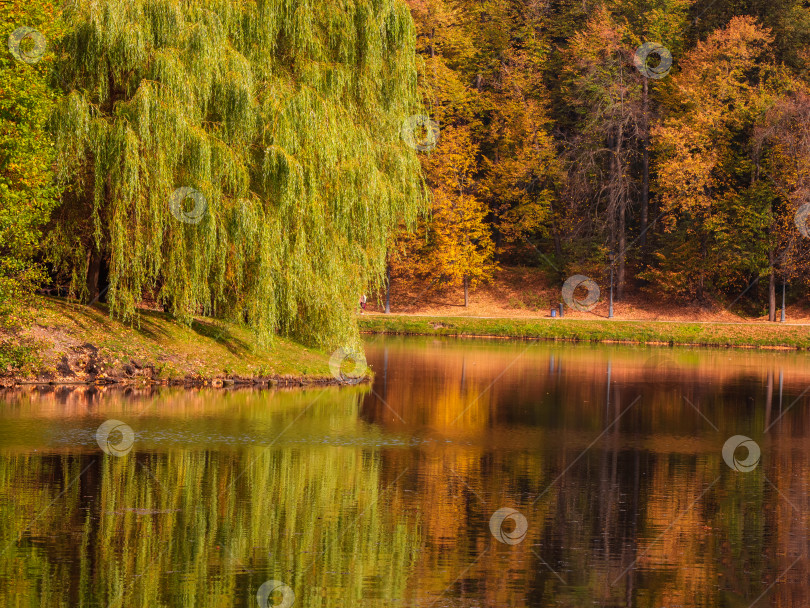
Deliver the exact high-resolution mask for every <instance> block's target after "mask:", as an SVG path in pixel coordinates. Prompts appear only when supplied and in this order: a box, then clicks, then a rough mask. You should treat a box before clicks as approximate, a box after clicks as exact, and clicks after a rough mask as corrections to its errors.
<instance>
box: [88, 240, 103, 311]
mask: <svg viewBox="0 0 810 608" xmlns="http://www.w3.org/2000/svg"><path fill="white" fill-rule="evenodd" d="M100 276H101V252H100V251H99V250H98V249H96V248H95V247H92V248H91V250H90V252H89V253H88V254H87V301H88V302H89V303H92V302H93V300H95V299H96V298H97V297H98V294H99V277H100Z"/></svg>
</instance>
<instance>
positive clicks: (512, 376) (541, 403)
mask: <svg viewBox="0 0 810 608" xmlns="http://www.w3.org/2000/svg"><path fill="white" fill-rule="evenodd" d="M386 344H387V345H388V348H387V362H386V365H384V366H383V365H381V362H382V361H383V360H384V358H386V353H385V350H386V347H385V345H386ZM473 344H475V343H473ZM476 346H477V344H476ZM526 346H529V345H520V348H514V349H513V348H511V347H508V348H505V349H501V348H500V347H499V348H497V349H494V348H486V347H485V348H480V349H477V348H468V347H467V346H466V344H465V345H462V346H460V347H458V352H456V353H448V350H451V351H452V348H453V347H452V346H448V344H447V343H442V342H428V341H426V342H424V343H422V344H421V345H420V346H419V348H417V349H411V348H408V347H406V346H404V345H403V344H402V343H398V341H396V340H394V341H388V340H386V341H385V343H383V344H380V345H379V346H377V345H374V346H372V348H371V349H370V352H369V361H370V362H371V363H372V364H373V365H374V369H375V372H376V373H377V375H378V378H377V383H376V386H375V389H376V392H378V393H379V395H375V394H368V395H366V397H365V400H364V404H363V407H362V412H363V415H364V417H366V418H367V419H369V420H373V421H375V422H377V423H379V424H382V425H384V426H386V427H388V428H391V429H392V430H394V429H403V428H408V427H409V426H413V427H416V428H417V429H419V431H418V432H421V431H422V430H423V429H422V426H423V425H427V426H429V427H430V432H428V433H427V434H426V435H424V436H423V437H422V442H421V443H419V444H418V445H416V446H415V447H414V448H413V449H412V453H411V455H410V456H411V458H413V459H415V461H416V463H417V466H418V471H417V472H416V473H415V474H414V479H415V481H416V483H417V484H418V488H417V491H416V492H415V493H413V494H410V493H409V494H408V495H407V497H410V498H412V499H413V505H412V508H413V509H416V510H419V512H420V513H421V516H422V519H423V522H424V527H423V543H424V550H423V551H422V552H421V553H420V557H419V560H418V562H417V564H416V566H415V569H414V573H413V575H412V578H411V581H410V582H409V588H410V589H412V590H413V593H414V597H416V598H417V599H418V601H417V602H416V604H417V605H429V604H430V603H431V602H432V601H434V600H436V598H437V597H439V596H443V597H445V598H446V599H447V601H448V602H453V601H456V602H459V603H460V604H462V605H467V603H472V602H481V604H482V605H488V606H521V605H529V606H542V605H546V604H547V603H550V602H552V601H553V602H554V603H555V605H562V606H581V605H584V604H588V605H591V604H594V605H604V606H643V607H647V606H649V607H650V608H652V607H657V606H675V605H680V606H719V605H728V606H736V605H737V603H740V602H743V601H745V600H746V598H747V602H746V603H740V604H739V605H740V606H748V605H749V604H750V603H751V602H752V601H753V600H754V599H756V598H757V597H758V596H759V595H760V594H762V593H763V592H765V591H766V590H767V589H768V586H769V585H770V584H771V583H772V582H773V581H774V580H775V579H776V578H777V577H778V576H779V575H780V574H781V573H782V572H783V571H785V570H786V569H787V568H788V567H789V566H791V564H793V562H794V560H795V559H796V557H798V556H799V555H800V554H801V552H802V551H804V550H806V545H807V540H806V539H807V522H806V518H805V517H804V516H801V517H797V514H796V509H794V508H793V507H791V506H790V505H789V504H788V502H787V501H786V500H785V499H784V497H783V496H781V495H780V493H779V492H777V491H776V489H775V488H772V487H770V485H769V481H767V480H766V475H767V479H768V480H770V481H771V482H773V483H774V485H775V486H776V487H780V486H784V488H783V487H780V490H782V491H783V492H784V494H785V495H786V496H792V497H794V498H795V499H794V498H791V501H792V502H794V504H795V505H796V506H798V507H799V508H800V509H801V510H802V512H803V513H807V512H808V507H810V504H807V503H808V500H807V499H805V498H804V496H805V494H806V492H805V490H806V485H807V481H808V476H810V463H808V461H807V458H806V453H807V451H806V447H810V441H806V440H804V439H801V440H800V441H797V440H789V437H790V436H795V437H802V438H803V437H804V436H805V435H807V430H808V422H810V421H808V420H807V415H806V413H805V412H804V407H801V406H802V405H806V400H804V398H803V397H800V395H801V393H802V391H803V390H804V388H805V387H806V385H807V383H808V377H807V375H806V372H805V369H804V368H803V367H802V364H803V360H802V358H800V357H795V356H793V355H789V356H781V355H780V356H778V357H774V356H772V355H770V356H763V354H762V353H729V352H727V351H726V352H719V351H709V352H708V353H706V351H702V352H700V353H699V355H698V354H695V353H690V352H689V351H686V352H685V354H684V351H681V352H679V353H676V354H674V357H673V358H671V359H666V358H661V359H660V360H658V361H655V362H653V363H649V362H648V359H647V358H646V357H638V354H637V353H632V352H631V354H630V355H629V356H628V355H627V354H626V350H624V349H615V350H612V349H603V348H593V349H588V348H581V347H578V348H565V347H563V348H561V347H559V346H555V345H548V344H544V345H532V346H530V348H529V349H528V350H526ZM425 351H427V352H425ZM504 351H505V352H504ZM523 351H525V352H523ZM668 354H670V353H668ZM449 355H450V356H449ZM518 355H520V357H519V358H517V356H518ZM670 356H672V355H671V354H670ZM516 358H517V360H516ZM608 364H610V377H611V384H610V388H609V389H608V381H607V377H608ZM504 370H506V371H504ZM501 373H503V375H502V376H501V377H500V378H499V379H498V381H496V382H495V383H494V384H492V380H493V379H494V378H496V377H498V376H499V374H501ZM441 378H444V382H442V381H441ZM490 385H491V386H490ZM470 386H475V387H476V388H478V389H479V390H480V391H484V389H487V388H488V390H486V391H485V394H484V395H483V396H480V397H479V396H478V395H477V394H475V393H470V392H469V390H468V389H469V387H470ZM780 386H781V391H782V392H781V399H780V392H779V391H780ZM383 390H385V393H383V392H381V391H383ZM639 395H640V396H641V398H640V399H639V401H638V403H636V404H635V405H631V404H633V400H634V399H635V398H636V397H638V396H639ZM608 397H609V399H608ZM684 397H687V398H688V399H689V401H690V402H691V403H693V404H694V407H695V408H697V409H699V410H700V413H698V412H697V411H695V409H694V408H693V407H692V405H689V403H687V402H685V400H684ZM797 398H799V399H798V401H797ZM383 399H384V401H385V403H383ZM794 401H795V404H794V405H793V406H792V407H791V409H790V410H789V411H788V413H787V414H786V415H785V416H784V417H783V418H782V420H781V421H780V422H779V423H777V424H775V425H774V426H773V427H772V428H771V429H770V431H769V433H768V434H765V433H764V430H765V428H767V427H768V425H770V424H771V423H772V422H773V421H774V420H775V419H777V417H778V416H779V414H780V412H785V411H787V408H788V406H790V404H791V403H792V402H794ZM780 403H781V406H780V405H779V404H780ZM628 407H629V409H626V408H628ZM389 408H391V409H393V410H394V411H395V412H397V414H398V415H399V416H400V417H401V418H402V419H404V422H403V420H401V419H400V418H398V417H397V416H394V415H393V414H391V413H390V410H389ZM465 408H468V409H469V410H473V411H474V412H475V413H473V414H471V415H470V416H467V415H466V414H465V415H464V416H461V417H459V412H460V411H464V409H465ZM780 408H781V409H780ZM704 416H705V418H704ZM486 420H488V422H486V423H484V421H486ZM448 421H450V424H448ZM453 421H455V422H453ZM780 426H781V430H779V432H778V433H777V429H780ZM715 427H716V428H715ZM600 433H604V434H603V435H601V436H600ZM738 433H740V434H743V433H745V434H748V435H750V436H753V437H755V438H756V440H757V441H758V442H759V443H760V445H761V447H762V449H763V461H762V464H761V467H760V468H758V469H757V470H756V471H754V472H753V473H750V474H743V473H735V472H734V471H732V470H731V469H729V468H728V467H727V466H726V464H725V463H724V462H723V460H722V457H721V453H720V452H721V448H722V445H723V442H724V441H725V439H727V438H728V437H729V436H731V435H733V434H738ZM771 434H773V436H772V437H771V436H770V435H771ZM597 438H599V439H598V441H595V440H596V439H597ZM805 443H806V444H807V445H805ZM591 445H592V447H590V449H588V448H589V446H591ZM774 445H779V446H781V447H780V449H781V452H772V451H771V450H772V447H773V446H774ZM583 453H584V456H583ZM777 454H779V457H778V458H777ZM385 458H386V459H388V458H392V459H393V458H395V459H396V460H397V462H398V463H401V462H402V461H403V460H404V459H405V457H404V456H403V455H402V454H401V453H390V452H389V453H386V455H385ZM774 458H777V459H776V460H774ZM777 463H778V464H777ZM394 468H396V467H394ZM406 499H407V498H406ZM503 506H509V507H514V508H516V509H518V510H519V511H520V512H521V513H523V514H524V515H525V516H526V517H527V519H528V521H529V531H528V533H527V536H526V539H525V540H524V541H523V542H522V543H520V544H518V545H515V546H507V545H504V544H500V543H498V542H497V541H496V540H495V539H494V538H493V537H492V536H491V534H490V532H489V528H488V521H489V517H490V516H491V514H492V513H493V512H494V511H495V510H496V509H498V508H500V507H503ZM544 562H545V563H544ZM546 564H548V565H546ZM550 567H551V568H553V569H554V570H555V571H556V572H557V574H559V575H560V576H561V577H562V579H564V580H565V584H563V583H562V582H561V581H560V580H559V579H558V578H557V575H556V574H555V573H553V572H552V571H551V569H550ZM806 568H807V561H806V560H800V561H799V562H798V563H796V564H795V565H794V567H793V568H792V569H791V570H790V571H789V572H788V575H786V576H785V578H784V579H782V583H780V584H779V585H778V586H775V587H774V589H771V590H770V591H769V594H768V596H767V598H766V599H763V600H762V601H763V603H762V605H769V603H771V602H773V604H772V605H778V606H804V605H806V604H807V603H806V599H807V598H806V597H805V595H806V591H804V583H803V582H802V581H806V578H807V576H806V575H807V574H808V573H807V571H806ZM449 598H456V600H452V599H449ZM735 602H737V603H735Z"/></svg>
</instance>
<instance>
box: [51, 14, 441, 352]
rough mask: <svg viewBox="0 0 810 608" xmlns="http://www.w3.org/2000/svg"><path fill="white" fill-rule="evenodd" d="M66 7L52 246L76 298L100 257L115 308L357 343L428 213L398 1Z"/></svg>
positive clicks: (407, 30)
mask: <svg viewBox="0 0 810 608" xmlns="http://www.w3.org/2000/svg"><path fill="white" fill-rule="evenodd" d="M66 20H67V22H68V24H69V31H68V33H67V35H66V36H65V37H64V38H63V39H62V40H60V41H59V42H58V43H57V54H58V60H57V64H56V66H55V70H54V74H55V78H56V79H58V84H59V86H60V88H61V90H62V91H63V92H64V96H63V98H62V99H61V102H60V103H59V105H58V109H57V111H56V112H55V114H54V116H53V119H52V125H51V128H52V131H53V134H54V138H55V141H56V146H57V151H58V158H59V162H58V167H57V172H58V176H59V179H60V180H61V182H62V183H63V184H64V185H65V186H66V187H67V191H66V192H67V193H66V195H65V196H64V200H63V203H62V206H61V207H60V209H59V210H58V211H57V212H56V213H55V214H54V228H53V230H52V232H51V234H50V251H51V252H52V258H53V261H54V263H55V265H56V266H57V267H58V268H59V269H60V270H61V271H62V272H65V273H67V274H69V278H70V283H71V290H72V293H73V294H74V295H75V296H76V297H78V298H81V299H82V300H84V301H88V300H92V299H93V298H94V297H95V296H96V294H97V293H98V289H99V286H100V285H99V280H98V277H99V269H100V268H101V269H104V273H105V274H107V273H108V282H109V283H108V284H109V288H108V293H107V300H108V302H109V304H110V310H111V313H112V314H115V315H117V316H121V317H124V318H133V317H134V316H135V315H136V312H137V309H136V307H137V305H138V303H139V302H140V301H141V300H142V298H143V297H144V296H145V295H150V296H153V297H154V298H155V299H156V300H157V301H158V302H159V303H162V304H163V305H164V306H165V307H167V308H168V309H169V310H170V311H171V312H172V313H173V314H174V315H175V316H176V317H177V318H180V319H183V320H185V321H189V320H190V319H191V317H192V315H194V314H207V315H213V316H219V317H224V318H238V319H243V320H245V321H246V322H247V323H248V324H249V325H251V326H252V327H254V328H255V329H256V330H257V332H258V333H259V335H260V336H261V337H262V338H264V339H267V338H269V337H270V336H272V335H273V334H274V333H282V334H285V335H291V336H295V337H297V338H299V339H302V340H303V341H306V342H308V343H311V344H318V345H322V346H331V345H335V344H337V343H346V342H351V341H352V340H353V339H354V337H355V336H356V322H355V314H354V313H355V310H356V306H357V301H358V297H359V294H361V293H362V292H363V290H365V289H366V288H368V287H369V286H371V287H372V288H373V287H379V286H380V284H381V282H382V280H383V276H384V275H383V273H384V269H385V253H386V247H387V245H388V242H389V236H390V234H391V232H392V230H393V229H394V228H395V227H396V226H397V224H398V223H399V222H401V221H405V222H413V220H414V219H415V217H416V215H417V214H418V213H419V212H420V211H421V210H422V208H423V206H424V198H425V194H424V187H423V183H422V180H421V174H420V167H419V161H418V159H417V158H416V155H415V152H413V150H411V149H410V148H408V147H407V146H406V145H405V143H404V142H403V141H402V139H401V137H400V130H401V127H402V124H403V121H404V120H405V119H406V118H407V117H408V116H410V115H412V114H414V113H415V112H416V111H418V109H419V97H418V93H417V86H416V84H417V83H416V80H417V70H416V54H415V51H414V44H415V42H414V41H415V36H414V29H413V23H412V20H411V17H410V14H409V12H408V9H407V7H406V6H405V5H404V3H402V2H401V1H400V0H334V1H330V2H323V1H321V0H312V1H309V0H241V1H240V0H105V1H104V2H100V1H96V0H73V2H72V4H71V5H70V6H69V7H68V8H67V9H66ZM178 189H182V190H178ZM178 192H179V193H180V194H179V196H178V194H177V193H178ZM188 193H191V194H192V195H191V196H190V197H184V194H188ZM183 199H185V200H183Z"/></svg>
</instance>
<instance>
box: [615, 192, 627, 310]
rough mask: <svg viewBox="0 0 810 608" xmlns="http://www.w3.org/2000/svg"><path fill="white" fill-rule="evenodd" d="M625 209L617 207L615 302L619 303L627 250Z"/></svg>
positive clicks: (622, 293) (622, 291)
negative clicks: (617, 255)
mask: <svg viewBox="0 0 810 608" xmlns="http://www.w3.org/2000/svg"><path fill="white" fill-rule="evenodd" d="M625 215H626V209H625V207H624V205H622V206H621V207H619V268H618V272H617V276H616V301H618V302H621V300H622V296H623V295H624V275H625V263H624V262H625V258H626V257H627V256H626V255H625V249H626V248H627V226H626V221H625Z"/></svg>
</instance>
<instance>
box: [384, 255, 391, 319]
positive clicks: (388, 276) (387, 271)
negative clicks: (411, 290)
mask: <svg viewBox="0 0 810 608" xmlns="http://www.w3.org/2000/svg"><path fill="white" fill-rule="evenodd" d="M385 314H387V315H390V314H391V264H386V266H385Z"/></svg>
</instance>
